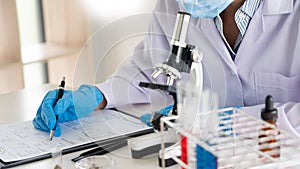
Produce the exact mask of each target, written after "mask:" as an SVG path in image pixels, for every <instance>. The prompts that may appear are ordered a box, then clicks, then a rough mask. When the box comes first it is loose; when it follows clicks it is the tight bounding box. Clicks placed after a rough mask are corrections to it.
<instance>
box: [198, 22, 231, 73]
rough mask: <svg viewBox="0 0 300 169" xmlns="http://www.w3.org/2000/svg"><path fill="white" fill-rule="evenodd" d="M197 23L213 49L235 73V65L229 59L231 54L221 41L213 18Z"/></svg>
mask: <svg viewBox="0 0 300 169" xmlns="http://www.w3.org/2000/svg"><path fill="white" fill-rule="evenodd" d="M198 25H199V26H200V28H201V30H202V31H203V32H204V34H205V35H206V38H207V39H208V40H209V41H210V43H211V44H212V46H214V48H215V50H216V51H218V53H219V55H220V56H221V58H222V59H223V60H224V62H225V63H226V64H227V65H228V66H229V67H230V68H231V70H232V71H233V72H235V73H236V71H237V70H236V66H235V65H234V62H233V60H232V59H231V55H230V53H229V51H228V49H227V47H226V45H225V42H224V41H223V39H222V37H221V36H220V33H219V31H218V30H217V27H216V24H215V22H214V19H211V18H206V19H201V20H200V22H199V23H198Z"/></svg>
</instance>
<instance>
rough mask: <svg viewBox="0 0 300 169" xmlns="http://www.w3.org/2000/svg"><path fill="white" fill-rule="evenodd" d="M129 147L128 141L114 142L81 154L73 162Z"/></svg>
mask: <svg viewBox="0 0 300 169" xmlns="http://www.w3.org/2000/svg"><path fill="white" fill-rule="evenodd" d="M125 146H127V140H118V141H113V142H111V143H108V144H105V145H103V146H101V147H97V148H95V149H92V150H89V151H87V152H84V153H82V154H80V155H79V156H78V157H75V158H73V159H71V160H72V161H73V162H77V161H79V160H81V159H84V158H86V157H90V156H94V155H104V154H107V153H110V152H111V151H114V150H117V149H119V148H122V147H125Z"/></svg>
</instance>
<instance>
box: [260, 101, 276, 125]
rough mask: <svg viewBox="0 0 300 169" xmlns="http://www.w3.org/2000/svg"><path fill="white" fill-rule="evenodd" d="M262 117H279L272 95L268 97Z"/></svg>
mask: <svg viewBox="0 0 300 169" xmlns="http://www.w3.org/2000/svg"><path fill="white" fill-rule="evenodd" d="M261 118H262V119H263V120H265V121H269V120H272V121H274V122H275V121H276V120H277V118H278V111H277V109H276V108H274V101H273V97H272V96H271V95H268V96H267V97H266V101H265V108H263V109H262V110H261Z"/></svg>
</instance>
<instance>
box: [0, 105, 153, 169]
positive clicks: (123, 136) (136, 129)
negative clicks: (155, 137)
mask: <svg viewBox="0 0 300 169" xmlns="http://www.w3.org/2000/svg"><path fill="white" fill-rule="evenodd" d="M109 113H110V114H109ZM102 116H103V118H108V119H110V118H113V116H114V117H115V118H118V117H117V116H122V118H125V119H124V121H122V120H120V122H119V123H120V125H122V123H125V121H127V122H128V120H129V119H130V120H132V121H130V120H129V122H128V124H129V125H130V122H132V126H131V127H133V128H132V129H133V130H131V131H129V132H126V133H117V134H115V135H114V134H112V136H111V137H106V138H103V139H102V138H97V139H96V138H93V139H91V140H92V141H88V142H83V143H77V144H76V146H69V147H65V148H64V147H61V148H62V154H63V155H64V154H68V153H73V152H76V151H81V150H85V149H89V148H93V147H96V146H101V145H105V144H110V143H112V142H115V141H120V140H127V139H128V138H133V137H138V136H141V135H145V134H149V133H153V129H152V128H151V127H148V126H146V125H145V124H143V123H142V122H140V120H139V119H138V118H137V117H135V116H133V115H131V114H128V113H126V112H123V111H117V110H116V109H110V110H102V111H97V112H93V113H92V114H91V116H89V117H86V118H82V119H79V120H76V121H71V122H66V123H62V124H60V125H61V128H62V133H64V127H66V126H71V125H72V123H78V122H79V121H80V120H83V121H89V120H91V119H93V120H91V122H92V123H96V122H97V120H95V119H97V118H99V120H100V121H101V120H103V119H101V117H102ZM113 120H119V119H113ZM127 122H126V123H127ZM79 124H81V123H80V122H79ZM128 124H126V125H128ZM81 125H83V123H82V124H81ZM91 125H93V124H91ZM124 125H125V124H124ZM135 125H136V126H135ZM18 126H22V127H23V126H26V127H31V129H32V128H33V126H32V125H31V121H30V122H28V121H27V122H21V123H16V124H9V125H3V126H0V132H1V130H4V129H7V128H18ZM73 127H74V126H73ZM75 127H77V126H75ZM83 128H84V126H83ZM32 130H34V132H35V133H38V134H41V135H42V136H47V138H45V139H49V133H47V132H43V131H39V130H36V129H34V128H33V129H32ZM99 131H101V130H99ZM85 132H86V135H87V137H89V136H88V134H89V133H88V131H85ZM93 132H94V131H93ZM93 132H92V133H93ZM100 136H101V135H100ZM2 137H3V136H2ZM27 137H29V136H28V135H27ZM32 137H33V138H34V137H37V136H34V135H32ZM61 137H62V138H61V139H64V138H63V137H64V135H62V136H61ZM82 137H83V136H82ZM55 139H58V138H54V140H55ZM0 140H1V135H0ZM0 146H1V144H0ZM0 148H1V147H0ZM1 157H2V156H1V154H0V169H4V168H11V167H15V166H19V165H23V164H27V163H31V162H35V161H39V160H44V159H47V158H51V153H50V149H49V152H46V153H44V154H38V155H34V156H32V157H29V158H24V159H19V160H14V161H7V160H6V161H4V160H2V159H1Z"/></svg>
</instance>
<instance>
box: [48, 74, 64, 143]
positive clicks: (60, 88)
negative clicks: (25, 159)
mask: <svg viewBox="0 0 300 169" xmlns="http://www.w3.org/2000/svg"><path fill="white" fill-rule="evenodd" d="M65 80H66V78H65V77H63V78H62V81H61V82H60V85H59V86H58V87H59V88H58V92H57V95H56V102H55V104H54V106H55V105H56V103H57V101H58V100H59V99H61V98H62V96H63V95H64V88H65ZM54 106H53V107H54ZM55 119H56V122H55V126H54V128H53V129H52V130H51V131H50V141H52V139H53V136H54V133H55V129H56V126H57V123H58V115H55Z"/></svg>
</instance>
